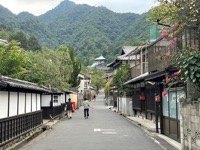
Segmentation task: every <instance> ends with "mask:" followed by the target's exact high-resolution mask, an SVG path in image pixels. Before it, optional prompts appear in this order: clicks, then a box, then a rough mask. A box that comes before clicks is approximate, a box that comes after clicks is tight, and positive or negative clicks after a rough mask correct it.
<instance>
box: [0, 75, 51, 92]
mask: <svg viewBox="0 0 200 150" xmlns="http://www.w3.org/2000/svg"><path fill="white" fill-rule="evenodd" d="M0 86H2V87H13V88H21V89H27V90H34V91H40V92H50V91H49V90H48V89H47V88H43V87H40V86H38V85H37V84H35V83H31V82H28V81H23V80H18V79H13V78H10V77H6V76H1V75H0Z"/></svg>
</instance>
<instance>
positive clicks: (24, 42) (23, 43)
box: [9, 31, 28, 50]
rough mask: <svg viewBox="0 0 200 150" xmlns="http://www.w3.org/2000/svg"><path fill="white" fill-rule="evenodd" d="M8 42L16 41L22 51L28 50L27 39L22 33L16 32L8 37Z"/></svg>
mask: <svg viewBox="0 0 200 150" xmlns="http://www.w3.org/2000/svg"><path fill="white" fill-rule="evenodd" d="M9 40H10V41H11V40H16V41H18V42H19V43H20V47H21V48H23V49H24V50H27V49H28V39H27V37H26V35H25V33H24V32H22V31H18V32H16V33H13V34H12V35H11V36H10V39H9Z"/></svg>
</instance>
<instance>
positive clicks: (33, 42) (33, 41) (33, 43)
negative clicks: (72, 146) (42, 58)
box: [28, 36, 42, 51]
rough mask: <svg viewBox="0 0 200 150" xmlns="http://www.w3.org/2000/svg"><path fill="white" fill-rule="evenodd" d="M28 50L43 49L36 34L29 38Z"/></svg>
mask: <svg viewBox="0 0 200 150" xmlns="http://www.w3.org/2000/svg"><path fill="white" fill-rule="evenodd" d="M28 50H32V51H41V50H42V47H41V45H40V44H39V41H38V39H37V38H36V37H35V36H31V37H30V38H29V39H28Z"/></svg>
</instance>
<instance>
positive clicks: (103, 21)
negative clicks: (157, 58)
mask: <svg viewBox="0 0 200 150" xmlns="http://www.w3.org/2000/svg"><path fill="white" fill-rule="evenodd" d="M0 12H1V13H0V14H1V15H0V23H1V24H3V25H7V26H10V27H12V28H13V29H15V30H21V31H23V32H25V33H26V34H27V35H29V36H32V35H33V36H35V37H36V38H37V39H38V40H39V41H40V43H41V45H42V46H43V47H48V48H52V49H56V48H58V47H59V46H60V45H66V46H72V47H74V49H75V53H76V56H77V57H79V58H81V59H82V60H83V61H82V62H83V63H84V64H85V65H88V64H91V62H92V61H93V59H94V58H95V57H98V56H99V55H102V54H103V55H104V57H106V58H107V59H108V61H111V60H112V59H113V58H114V57H115V55H116V54H118V52H119V50H120V48H121V47H122V46H123V45H124V44H130V45H135V44H137V43H138V41H139V43H141V42H143V41H145V40H147V38H148V33H149V30H148V29H149V25H148V24H147V23H146V22H145V19H146V15H145V14H142V15H139V14H134V13H115V12H112V11H110V10H108V9H107V8H105V7H92V6H89V5H76V4H75V3H73V2H71V1H68V0H65V1H63V2H61V3H60V5H58V6H57V7H55V8H54V9H52V10H50V11H48V12H47V13H45V14H43V15H41V16H34V15H32V14H30V13H27V12H23V13H20V14H19V15H14V14H12V13H11V12H10V11H9V10H7V9H5V8H3V7H2V6H0ZM135 41H137V42H135Z"/></svg>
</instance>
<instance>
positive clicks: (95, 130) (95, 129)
mask: <svg viewBox="0 0 200 150" xmlns="http://www.w3.org/2000/svg"><path fill="white" fill-rule="evenodd" d="M101 131H102V132H103V131H115V129H100V128H94V132H101Z"/></svg>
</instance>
